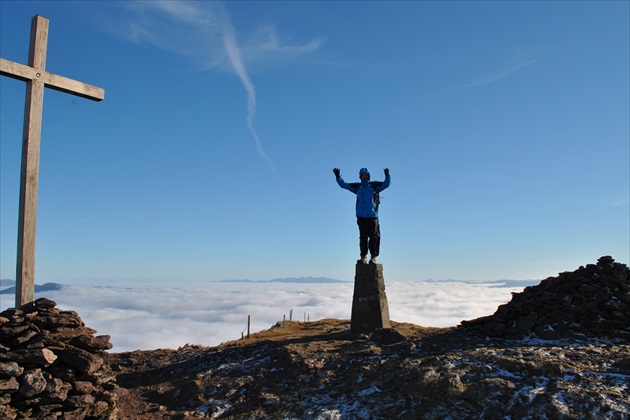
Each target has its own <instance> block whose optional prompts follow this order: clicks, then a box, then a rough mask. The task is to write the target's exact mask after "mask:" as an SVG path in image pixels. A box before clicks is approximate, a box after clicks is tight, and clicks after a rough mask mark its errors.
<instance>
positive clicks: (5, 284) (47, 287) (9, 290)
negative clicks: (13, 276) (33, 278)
mask: <svg viewBox="0 0 630 420" xmlns="http://www.w3.org/2000/svg"><path fill="white" fill-rule="evenodd" d="M62 287H63V285H62V284H59V283H44V284H42V285H37V284H36V285H35V293H38V292H50V291H53V290H61V288H62ZM0 289H2V290H0V295H13V294H15V280H0Z"/></svg>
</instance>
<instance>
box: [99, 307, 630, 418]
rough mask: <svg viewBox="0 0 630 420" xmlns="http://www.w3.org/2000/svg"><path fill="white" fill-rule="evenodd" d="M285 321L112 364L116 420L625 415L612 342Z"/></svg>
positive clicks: (629, 349) (625, 370) (622, 357)
mask: <svg viewBox="0 0 630 420" xmlns="http://www.w3.org/2000/svg"><path fill="white" fill-rule="evenodd" d="M349 327H350V322H349V321H348V320H334V319H328V320H321V321H316V322H310V323H297V322H287V323H286V325H285V327H284V328H282V327H281V326H280V325H277V326H276V327H275V328H272V329H271V330H269V331H264V332H261V333H258V334H254V335H253V336H252V337H250V338H249V339H244V340H239V341H234V342H229V343H225V344H223V345H220V346H217V347H200V346H186V347H183V348H180V349H179V350H156V351H136V352H130V353H118V354H113V355H112V360H111V366H112V369H113V370H114V371H115V372H116V373H117V383H118V385H119V389H118V393H119V395H118V396H119V398H118V403H117V407H118V410H119V416H120V417H121V418H135V419H161V418H164V419H165V418H169V419H170V418H173V419H178V418H255V417H257V418H299V419H308V418H312V419H327V418H331V419H332V418H365V419H368V418H369V419H373V418H400V417H406V418H436V419H437V418H440V419H442V418H462V419H463V418H500V417H504V418H505V417H511V418H531V419H534V418H610V419H623V418H628V417H629V416H630V399H629V398H628V395H629V394H630V389H629V388H630V345H629V343H628V342H624V341H622V340H598V339H585V340H575V339H563V340H557V341H541V340H539V339H525V340H508V339H486V338H481V337H473V336H470V335H469V334H467V333H466V332H464V331H462V330H461V329H458V328H445V329H436V328H423V327H420V326H417V325H412V324H402V323H393V328H392V329H390V330H377V331H376V332H375V333H373V334H371V335H359V334H353V333H350V332H349Z"/></svg>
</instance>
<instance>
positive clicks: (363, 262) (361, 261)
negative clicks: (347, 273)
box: [357, 255, 368, 264]
mask: <svg viewBox="0 0 630 420" xmlns="http://www.w3.org/2000/svg"><path fill="white" fill-rule="evenodd" d="M367 263H368V260H367V255H362V256H361V259H360V260H357V264H367Z"/></svg>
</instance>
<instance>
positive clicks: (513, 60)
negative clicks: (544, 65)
mask: <svg viewBox="0 0 630 420" xmlns="http://www.w3.org/2000/svg"><path fill="white" fill-rule="evenodd" d="M537 54H539V52H538V51H534V52H532V51H524V52H518V53H515V54H513V55H512V56H511V57H509V58H507V59H504V60H503V61H504V62H503V63H500V64H497V65H496V68H495V69H493V70H490V71H487V72H485V73H483V74H480V75H478V76H476V77H473V78H471V79H469V80H467V81H466V82H464V83H462V84H460V85H457V86H455V87H453V88H452V89H451V90H462V89H471V88H476V87H480V86H485V85H489V84H491V83H495V82H498V81H499V80H502V79H505V78H507V77H510V76H512V75H514V74H516V73H518V72H519V71H521V70H524V69H526V68H528V67H531V66H533V65H534V64H536V63H538V62H539V61H540V60H539V59H538V58H535V57H533V56H534V55H537Z"/></svg>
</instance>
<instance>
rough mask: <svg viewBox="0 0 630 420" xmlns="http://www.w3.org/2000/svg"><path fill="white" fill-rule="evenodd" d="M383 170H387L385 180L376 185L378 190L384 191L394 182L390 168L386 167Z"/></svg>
mask: <svg viewBox="0 0 630 420" xmlns="http://www.w3.org/2000/svg"><path fill="white" fill-rule="evenodd" d="M383 172H385V181H383V183H382V184H381V185H379V186H378V187H376V191H377V192H381V191H383V190H384V189H385V188H387V187H389V184H390V183H391V182H392V178H391V177H390V176H389V168H385V169H384V170H383Z"/></svg>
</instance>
